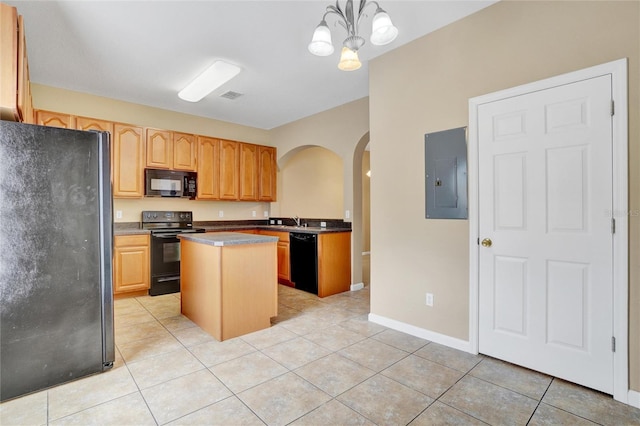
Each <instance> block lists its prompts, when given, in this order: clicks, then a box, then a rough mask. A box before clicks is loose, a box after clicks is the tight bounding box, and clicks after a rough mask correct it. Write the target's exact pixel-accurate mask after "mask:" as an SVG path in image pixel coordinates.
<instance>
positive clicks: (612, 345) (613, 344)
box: [611, 336, 616, 352]
mask: <svg viewBox="0 0 640 426" xmlns="http://www.w3.org/2000/svg"><path fill="white" fill-rule="evenodd" d="M615 351H616V338H615V337H614V336H611V352H615Z"/></svg>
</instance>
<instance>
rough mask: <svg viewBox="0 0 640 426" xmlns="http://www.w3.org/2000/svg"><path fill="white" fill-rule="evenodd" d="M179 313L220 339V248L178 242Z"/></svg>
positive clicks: (189, 242) (182, 241)
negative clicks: (179, 251)
mask: <svg viewBox="0 0 640 426" xmlns="http://www.w3.org/2000/svg"><path fill="white" fill-rule="evenodd" d="M180 250H181V253H180V303H181V311H182V314H183V315H185V316H186V317H187V318H189V319H190V320H191V321H193V322H194V323H196V324H197V325H198V326H200V328H202V329H203V330H204V331H206V332H207V333H209V334H211V335H212V336H213V337H215V338H216V339H217V340H219V341H220V340H222V321H221V318H222V306H221V297H220V294H221V279H222V273H221V269H222V268H221V256H220V251H221V248H220V247H214V246H211V245H206V244H199V243H195V242H192V241H187V240H184V239H183V240H181V241H180Z"/></svg>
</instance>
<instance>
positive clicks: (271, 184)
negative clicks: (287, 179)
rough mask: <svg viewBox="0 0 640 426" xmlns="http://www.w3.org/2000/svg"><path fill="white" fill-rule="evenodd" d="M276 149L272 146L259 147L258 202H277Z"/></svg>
mask: <svg viewBox="0 0 640 426" xmlns="http://www.w3.org/2000/svg"><path fill="white" fill-rule="evenodd" d="M276 179H277V164H276V149H275V148H274V147H271V146H260V147H258V200H259V201H276Z"/></svg>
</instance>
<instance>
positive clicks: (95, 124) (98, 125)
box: [76, 117, 113, 135]
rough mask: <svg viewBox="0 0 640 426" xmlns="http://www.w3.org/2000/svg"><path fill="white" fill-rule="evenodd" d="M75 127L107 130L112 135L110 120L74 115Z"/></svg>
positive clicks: (100, 130)
mask: <svg viewBox="0 0 640 426" xmlns="http://www.w3.org/2000/svg"><path fill="white" fill-rule="evenodd" d="M76 129H78V130H97V131H99V132H109V134H111V135H113V123H112V122H110V121H104V120H96V119H95V118H89V117H76Z"/></svg>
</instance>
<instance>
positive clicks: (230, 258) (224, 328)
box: [179, 232, 278, 341]
mask: <svg viewBox="0 0 640 426" xmlns="http://www.w3.org/2000/svg"><path fill="white" fill-rule="evenodd" d="M179 238H180V251H181V255H180V261H181V266H180V285H181V290H180V292H181V295H180V300H181V311H182V314H183V315H185V316H186V317H187V318H189V319H190V320H191V321H193V322H194V323H196V324H197V325H198V326H200V328H202V329H203V330H205V331H206V332H207V333H209V334H211V335H212V336H213V337H215V338H216V339H217V340H219V341H222V340H226V339H230V338H232V337H237V336H241V335H243V334H247V333H251V332H254V331H258V330H262V329H264V328H268V327H270V326H271V318H272V317H275V316H276V315H277V314H278V279H277V249H276V245H277V241H278V238H277V237H272V236H264V235H252V234H242V233H235V232H218V233H207V234H182V235H180V236H179Z"/></svg>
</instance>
